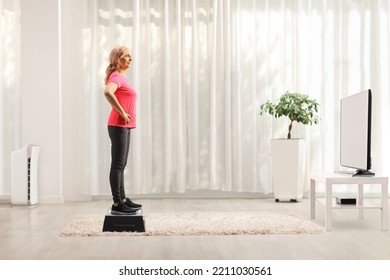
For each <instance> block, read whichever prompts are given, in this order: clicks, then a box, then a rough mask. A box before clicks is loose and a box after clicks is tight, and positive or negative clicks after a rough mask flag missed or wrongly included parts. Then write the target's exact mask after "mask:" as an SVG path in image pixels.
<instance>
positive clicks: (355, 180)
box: [310, 173, 389, 231]
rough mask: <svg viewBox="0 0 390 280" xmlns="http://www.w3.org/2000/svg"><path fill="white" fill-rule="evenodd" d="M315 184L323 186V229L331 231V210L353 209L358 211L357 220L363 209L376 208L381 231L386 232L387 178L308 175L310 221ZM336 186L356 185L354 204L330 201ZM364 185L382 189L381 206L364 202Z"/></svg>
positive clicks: (327, 174)
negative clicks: (376, 185)
mask: <svg viewBox="0 0 390 280" xmlns="http://www.w3.org/2000/svg"><path fill="white" fill-rule="evenodd" d="M316 183H324V184H325V229H326V230H327V231H329V230H331V229H332V209H340V208H349V209H351V208H354V209H358V212H359V218H360V219H363V209H368V208H371V209H372V208H376V209H381V210H382V211H381V212H382V213H381V220H382V227H381V229H382V230H387V227H388V196H389V194H388V177H384V176H374V177H352V175H350V174H342V173H340V174H339V173H312V174H310V219H314V218H315V202H316ZM338 184H347V185H351V184H357V185H358V195H357V201H356V204H353V205H348V204H345V205H341V204H337V203H335V202H334V201H332V197H333V196H332V187H333V185H338ZM364 184H378V185H381V187H382V196H381V205H380V206H375V205H370V204H367V203H365V202H364V200H363V186H364Z"/></svg>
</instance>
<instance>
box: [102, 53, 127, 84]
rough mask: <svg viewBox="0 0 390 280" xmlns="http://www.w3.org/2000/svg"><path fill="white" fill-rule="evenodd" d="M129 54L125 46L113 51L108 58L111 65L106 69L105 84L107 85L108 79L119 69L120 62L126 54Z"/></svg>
mask: <svg viewBox="0 0 390 280" xmlns="http://www.w3.org/2000/svg"><path fill="white" fill-rule="evenodd" d="M126 51H127V52H128V49H127V48H126V47H123V46H118V47H115V48H113V49H112V50H111V52H110V55H109V57H108V61H109V62H110V64H109V65H108V66H107V68H106V77H105V78H104V83H105V84H107V80H108V78H110V75H111V74H112V73H113V72H114V71H115V70H117V69H118V67H119V65H118V64H119V60H120V59H121V58H122V57H123V56H124V54H125V52H126Z"/></svg>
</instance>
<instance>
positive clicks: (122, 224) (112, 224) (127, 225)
mask: <svg viewBox="0 0 390 280" xmlns="http://www.w3.org/2000/svg"><path fill="white" fill-rule="evenodd" d="M103 231H116V232H122V231H131V232H145V221H144V217H143V215H142V209H140V210H138V211H137V212H135V213H134V214H126V215H115V214H112V213H111V209H110V210H108V212H107V214H106V217H105V218H104V223H103Z"/></svg>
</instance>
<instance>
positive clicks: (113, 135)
mask: <svg viewBox="0 0 390 280" xmlns="http://www.w3.org/2000/svg"><path fill="white" fill-rule="evenodd" d="M128 132H129V129H128V128H123V127H116V126H109V127H108V134H109V136H110V139H111V168H110V185H111V193H112V198H113V200H114V203H119V202H120V201H121V200H122V195H123V194H124V182H123V176H124V169H125V167H126V163H127V156H128V149H129V144H130V135H129V133H128Z"/></svg>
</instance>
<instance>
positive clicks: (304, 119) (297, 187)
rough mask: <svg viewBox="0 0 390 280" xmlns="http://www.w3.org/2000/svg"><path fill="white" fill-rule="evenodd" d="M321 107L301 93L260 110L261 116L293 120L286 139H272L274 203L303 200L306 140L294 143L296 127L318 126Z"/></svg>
mask: <svg viewBox="0 0 390 280" xmlns="http://www.w3.org/2000/svg"><path fill="white" fill-rule="evenodd" d="M318 107H319V104H318V102H317V101H316V100H315V99H310V98H309V97H308V96H307V95H305V94H302V93H299V92H289V91H287V92H286V93H284V94H283V95H282V96H281V97H280V99H279V101H278V102H277V103H275V104H274V103H272V102H271V101H269V100H268V101H267V102H265V103H263V104H262V105H261V106H260V115H263V114H265V113H268V114H270V115H271V116H273V117H275V118H279V117H287V118H289V120H290V123H289V126H288V133H287V138H284V139H272V141H271V154H272V181H273V190H274V197H275V201H279V200H281V199H283V200H285V199H288V200H290V201H297V199H301V198H302V196H303V188H304V178H305V157H306V156H305V155H306V145H305V140H304V139H292V138H291V130H292V127H293V123H294V122H297V123H302V124H304V125H312V124H317V123H318V122H319V118H318V116H317V113H318Z"/></svg>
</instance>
